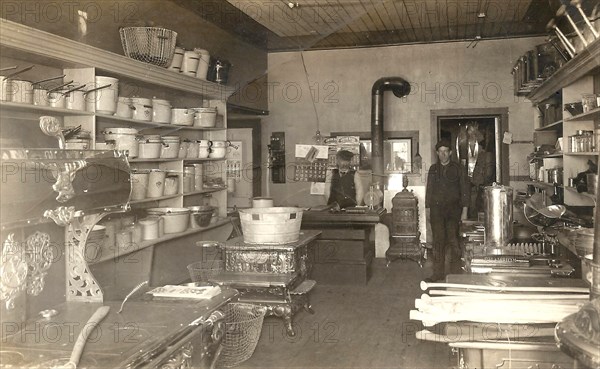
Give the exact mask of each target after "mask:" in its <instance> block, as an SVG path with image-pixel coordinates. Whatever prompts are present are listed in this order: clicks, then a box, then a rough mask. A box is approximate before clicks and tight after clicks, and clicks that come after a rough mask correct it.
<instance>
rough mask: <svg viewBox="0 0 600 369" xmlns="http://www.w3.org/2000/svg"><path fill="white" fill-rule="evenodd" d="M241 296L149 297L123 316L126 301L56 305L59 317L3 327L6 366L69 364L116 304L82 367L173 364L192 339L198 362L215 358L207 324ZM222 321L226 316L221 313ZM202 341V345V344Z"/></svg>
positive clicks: (228, 291) (233, 293) (226, 293)
mask: <svg viewBox="0 0 600 369" xmlns="http://www.w3.org/2000/svg"><path fill="white" fill-rule="evenodd" d="M236 296H237V291H235V290H233V289H228V288H224V289H223V290H222V293H221V294H220V295H217V296H215V297H213V298H211V299H209V300H193V301H192V300H181V299H179V300H165V299H161V300H159V299H151V298H149V297H147V296H145V297H144V298H143V299H142V300H133V301H128V302H127V303H126V304H125V307H124V309H123V312H122V313H121V314H118V313H117V312H118V311H119V307H120V305H121V301H107V302H105V303H104V304H96V303H79V302H70V303H69V302H68V303H63V304H60V305H58V306H56V307H54V309H55V310H56V311H57V315H55V316H54V317H51V318H49V319H46V318H42V317H41V316H40V317H39V318H38V319H33V320H30V321H28V322H26V323H23V324H17V323H14V326H10V325H11V323H10V322H5V323H3V324H5V325H6V329H5V330H4V335H3V337H2V353H1V354H0V362H2V365H3V366H5V365H12V367H14V368H26V367H33V366H37V365H40V364H43V363H48V362H49V361H51V360H56V359H58V360H61V362H62V359H64V362H62V363H63V364H66V362H67V361H68V358H69V356H70V354H71V350H72V349H73V345H74V343H75V340H76V339H77V336H78V335H79V332H80V331H81V330H82V329H84V327H85V326H86V322H87V321H88V319H89V318H90V317H91V316H92V314H93V313H94V312H95V311H96V309H97V308H98V307H100V306H102V305H104V306H110V311H109V313H108V315H107V316H106V318H104V320H102V322H101V323H100V325H98V327H97V328H96V329H95V330H94V331H93V332H92V333H91V335H90V338H89V339H88V342H87V343H86V345H85V348H84V351H83V355H82V357H81V362H80V365H79V366H78V367H81V368H124V367H130V368H136V367H144V368H156V367H161V366H162V365H164V364H165V363H166V362H167V361H169V360H178V359H176V358H177V357H179V358H180V359H181V358H182V357H184V356H185V355H182V350H188V351H189V349H190V342H192V340H194V349H196V355H197V357H198V359H199V356H202V357H203V358H204V359H211V356H212V354H214V352H215V351H216V349H217V348H216V347H215V344H216V345H218V342H217V343H215V342H212V338H211V337H212V336H213V332H212V330H213V326H212V325H210V326H209V325H207V324H204V322H205V321H206V320H207V319H209V317H211V315H212V314H213V312H215V310H217V309H219V308H221V307H223V306H224V305H225V304H227V303H228V302H229V301H231V300H232V299H234V298H235V297H236ZM216 317H217V318H222V315H220V314H219V313H217V316H216ZM213 318H214V317H213ZM194 323H197V324H194ZM214 327H217V325H215V326H214ZM216 329H219V328H216ZM203 333H204V334H203ZM197 339H200V340H201V341H199V342H201V344H196V340H197ZM46 366H47V365H42V366H41V367H46ZM199 366H200V367H208V366H210V365H209V364H206V363H202V364H200V365H199Z"/></svg>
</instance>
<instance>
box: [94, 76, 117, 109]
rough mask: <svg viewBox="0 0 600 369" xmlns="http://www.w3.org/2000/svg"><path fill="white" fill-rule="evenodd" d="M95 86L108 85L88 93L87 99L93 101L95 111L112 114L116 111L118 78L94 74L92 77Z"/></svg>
mask: <svg viewBox="0 0 600 369" xmlns="http://www.w3.org/2000/svg"><path fill="white" fill-rule="evenodd" d="M94 81H95V83H96V86H105V85H110V87H107V88H103V89H101V90H97V91H94V92H91V93H90V94H88V96H87V99H88V100H89V101H95V103H96V104H95V105H96V113H100V114H107V115H113V114H115V113H116V111H117V102H118V101H119V80H118V79H116V78H113V77H106V76H96V78H95V79H94Z"/></svg>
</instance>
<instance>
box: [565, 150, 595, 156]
mask: <svg viewBox="0 0 600 369" xmlns="http://www.w3.org/2000/svg"><path fill="white" fill-rule="evenodd" d="M598 154H600V153H598V152H597V151H596V152H566V153H564V155H568V156H598Z"/></svg>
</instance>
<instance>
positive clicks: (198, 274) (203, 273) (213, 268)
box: [187, 260, 223, 285]
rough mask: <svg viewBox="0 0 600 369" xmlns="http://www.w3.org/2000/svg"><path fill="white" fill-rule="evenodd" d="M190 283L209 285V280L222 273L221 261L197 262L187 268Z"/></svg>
mask: <svg viewBox="0 0 600 369" xmlns="http://www.w3.org/2000/svg"><path fill="white" fill-rule="evenodd" d="M187 269H188V271H189V273H190V278H191V279H192V282H195V283H199V284H201V285H210V284H211V283H210V280H211V279H213V278H214V277H216V276H218V275H219V274H221V272H222V271H223V261H222V260H203V261H197V262H195V263H192V264H190V265H188V266H187Z"/></svg>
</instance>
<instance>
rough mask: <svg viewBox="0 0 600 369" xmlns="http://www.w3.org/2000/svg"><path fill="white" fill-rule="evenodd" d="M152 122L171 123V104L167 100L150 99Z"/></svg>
mask: <svg viewBox="0 0 600 369" xmlns="http://www.w3.org/2000/svg"><path fill="white" fill-rule="evenodd" d="M152 121H153V122H154V123H166V124H168V123H171V102H170V101H169V100H162V99H156V98H154V99H152Z"/></svg>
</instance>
